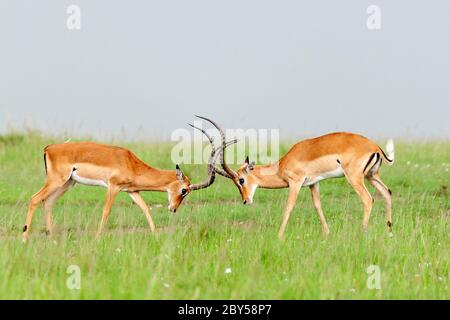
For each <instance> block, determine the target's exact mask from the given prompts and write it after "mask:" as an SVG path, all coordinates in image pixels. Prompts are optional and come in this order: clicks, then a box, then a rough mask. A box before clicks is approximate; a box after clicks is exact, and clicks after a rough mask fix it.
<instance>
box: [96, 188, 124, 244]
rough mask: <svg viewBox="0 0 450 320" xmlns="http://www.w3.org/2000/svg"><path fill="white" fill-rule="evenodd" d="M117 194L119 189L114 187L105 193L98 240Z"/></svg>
mask: <svg viewBox="0 0 450 320" xmlns="http://www.w3.org/2000/svg"><path fill="white" fill-rule="evenodd" d="M118 193H119V189H118V188H116V187H109V188H108V191H107V192H106V201H105V206H104V207H103V213H102V219H101V221H100V225H99V226H98V231H97V235H96V239H99V238H100V235H101V233H102V230H103V227H104V226H105V223H106V221H107V220H108V216H109V214H110V213H111V207H112V204H113V202H114V199H115V198H116V196H117V194H118Z"/></svg>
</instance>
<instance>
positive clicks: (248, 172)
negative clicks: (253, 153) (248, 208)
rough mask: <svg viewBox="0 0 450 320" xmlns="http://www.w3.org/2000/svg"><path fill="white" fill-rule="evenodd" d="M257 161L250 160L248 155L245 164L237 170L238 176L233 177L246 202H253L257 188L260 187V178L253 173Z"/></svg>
mask: <svg viewBox="0 0 450 320" xmlns="http://www.w3.org/2000/svg"><path fill="white" fill-rule="evenodd" d="M254 169H255V163H254V162H250V161H249V159H248V157H247V158H246V159H245V162H244V164H243V165H242V166H241V167H240V168H239V170H238V171H236V173H235V174H236V176H235V177H233V178H231V179H232V180H233V182H234V184H235V185H236V187H238V189H239V193H240V194H241V197H242V201H243V203H244V204H252V203H253V196H254V195H255V191H256V188H258V178H257V177H256V176H255V175H254V174H253V170H254Z"/></svg>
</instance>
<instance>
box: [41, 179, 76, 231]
mask: <svg viewBox="0 0 450 320" xmlns="http://www.w3.org/2000/svg"><path fill="white" fill-rule="evenodd" d="M72 185H73V181H72V180H69V181H67V182H66V183H65V184H64V185H63V186H62V187H60V188H58V189H57V190H56V191H55V192H53V193H52V194H51V195H50V196H49V197H48V198H47V199H46V200H45V201H44V211H45V224H46V228H47V234H48V235H51V234H52V232H53V223H52V208H53V205H54V204H55V202H56V201H57V200H58V199H59V198H60V197H61V196H62V195H64V193H66V191H67V190H69V188H70V187H71V186H72Z"/></svg>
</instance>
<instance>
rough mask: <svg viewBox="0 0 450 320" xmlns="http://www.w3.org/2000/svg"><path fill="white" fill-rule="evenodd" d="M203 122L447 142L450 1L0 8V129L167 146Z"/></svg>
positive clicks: (176, 1)
mask: <svg viewBox="0 0 450 320" xmlns="http://www.w3.org/2000/svg"><path fill="white" fill-rule="evenodd" d="M70 4H76V5H78V6H79V7H80V9H81V30H69V29H68V28H67V26H66V21H67V18H68V16H69V15H68V14H67V13H66V10H67V7H68V6H69V5H70ZM372 4H375V5H378V6H379V7H380V9H381V29H380V30H369V29H368V28H367V25H366V20H367V17H368V14H367V13H366V9H367V7H368V6H369V5H372ZM196 113H197V114H202V115H206V116H210V117H212V118H214V119H216V120H217V121H218V122H219V123H221V124H223V126H225V127H228V128H267V129H272V128H279V129H280V133H281V136H283V137H291V138H296V137H304V136H311V135H318V134H322V133H326V132H330V131H337V130H345V131H356V132H359V133H363V134H365V135H368V136H371V137H390V136H392V137H414V138H449V137H450V125H449V122H450V1H448V0H442V1H411V0H396V1H387V0H384V1H381V0H372V1H365V0H347V1H332V0H329V1H317V0H314V1H299V0H292V1H286V0H281V1H275V0H271V1H262V0H226V1H225V0H220V1H219V0H189V1H186V0H169V1H167V0H164V1H148V0H142V1H125V0H122V1H111V0H85V1H82V0H72V1H50V0H40V1H22V0H2V1H1V2H0V132H5V131H7V130H8V127H10V126H12V127H18V128H23V127H24V126H28V127H33V128H37V129H40V130H42V131H46V132H53V133H55V132H66V133H67V134H68V135H80V134H86V133H89V134H92V135H95V136H97V137H106V136H120V135H124V133H125V135H126V136H127V137H128V138H132V139H141V138H151V137H155V138H162V139H169V138H170V133H171V132H172V131H173V130H175V129H177V128H182V127H186V122H188V121H192V120H193V114H196Z"/></svg>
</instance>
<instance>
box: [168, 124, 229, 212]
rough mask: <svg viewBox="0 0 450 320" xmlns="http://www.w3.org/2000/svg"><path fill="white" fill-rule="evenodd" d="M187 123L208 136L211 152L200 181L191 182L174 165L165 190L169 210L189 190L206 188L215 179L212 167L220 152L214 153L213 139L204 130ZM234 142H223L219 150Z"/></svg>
mask: <svg viewBox="0 0 450 320" xmlns="http://www.w3.org/2000/svg"><path fill="white" fill-rule="evenodd" d="M189 125H190V126H191V127H193V128H195V129H197V130H200V131H201V132H202V133H203V134H204V135H205V136H206V137H207V138H208V140H209V143H210V144H211V154H210V156H209V160H208V178H207V179H206V180H205V181H203V182H201V183H196V184H191V182H190V181H189V178H188V177H186V176H185V175H184V174H183V172H182V171H181V169H180V167H179V166H178V165H176V167H175V169H176V170H175V173H176V179H175V180H174V181H173V182H172V183H171V184H169V187H168V190H167V193H168V196H169V211H171V212H176V211H177V209H178V207H179V206H180V204H181V202H183V200H184V198H186V196H187V195H188V194H189V193H190V192H191V191H194V190H200V189H205V188H208V187H209V186H210V185H212V184H213V183H214V180H215V179H216V171H215V170H214V167H215V164H216V161H217V158H218V156H219V155H220V154H221V152H219V153H217V154H216V148H215V147H214V143H213V141H214V140H213V138H212V137H211V136H210V135H209V134H208V133H207V132H206V131H204V130H203V129H201V128H197V127H196V126H194V125H192V124H189ZM236 142H237V140H233V141H230V142H228V143H224V144H222V145H221V147H220V150H222V152H223V150H225V148H226V147H228V146H229V145H232V144H234V143H236Z"/></svg>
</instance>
